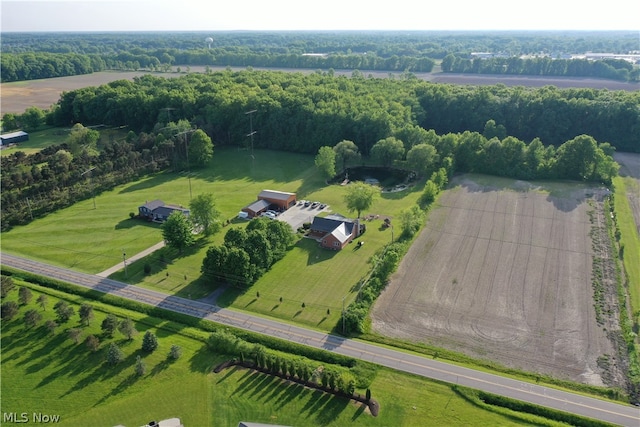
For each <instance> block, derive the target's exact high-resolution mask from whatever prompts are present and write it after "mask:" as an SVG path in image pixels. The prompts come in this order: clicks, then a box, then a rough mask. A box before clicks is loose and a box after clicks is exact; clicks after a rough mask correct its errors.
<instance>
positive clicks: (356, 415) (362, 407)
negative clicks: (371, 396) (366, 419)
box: [351, 403, 367, 421]
mask: <svg viewBox="0 0 640 427" xmlns="http://www.w3.org/2000/svg"><path fill="white" fill-rule="evenodd" d="M365 409H367V404H366V403H360V404H359V405H358V410H357V411H356V412H355V413H354V414H353V417H351V421H355V420H357V419H358V418H359V417H360V415H362V414H364V411H365Z"/></svg>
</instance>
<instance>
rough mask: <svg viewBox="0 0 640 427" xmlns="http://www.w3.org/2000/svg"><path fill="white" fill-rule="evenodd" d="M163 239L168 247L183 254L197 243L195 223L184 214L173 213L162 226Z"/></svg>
mask: <svg viewBox="0 0 640 427" xmlns="http://www.w3.org/2000/svg"><path fill="white" fill-rule="evenodd" d="M162 238H163V239H164V241H165V243H166V244H167V246H169V247H172V248H174V249H177V250H178V252H180V253H182V251H183V250H184V249H185V248H187V247H189V246H191V245H192V244H193V243H194V242H195V238H194V237H193V223H192V222H191V221H189V219H188V218H187V217H186V216H185V215H184V214H183V213H182V212H179V211H173V212H172V213H171V214H170V215H169V217H168V218H167V220H166V221H165V222H164V224H162Z"/></svg>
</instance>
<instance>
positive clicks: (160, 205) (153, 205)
mask: <svg viewBox="0 0 640 427" xmlns="http://www.w3.org/2000/svg"><path fill="white" fill-rule="evenodd" d="M176 211H178V212H182V214H183V215H185V216H187V217H188V216H189V209H186V208H183V207H182V206H177V205H170V204H167V203H165V202H163V201H162V200H153V201H151V202H146V203H145V204H144V205H142V206H139V207H138V214H139V216H140V217H141V218H146V219H148V220H149V221H155V222H165V221H166V220H167V218H169V215H171V214H172V213H173V212H176Z"/></svg>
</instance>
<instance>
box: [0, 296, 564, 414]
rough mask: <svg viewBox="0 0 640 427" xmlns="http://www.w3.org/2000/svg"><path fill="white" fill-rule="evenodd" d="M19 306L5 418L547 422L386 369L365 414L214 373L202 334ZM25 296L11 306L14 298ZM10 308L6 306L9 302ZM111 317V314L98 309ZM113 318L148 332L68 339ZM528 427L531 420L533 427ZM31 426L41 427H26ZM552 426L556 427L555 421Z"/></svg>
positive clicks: (327, 399)
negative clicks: (145, 343) (48, 324)
mask: <svg viewBox="0 0 640 427" xmlns="http://www.w3.org/2000/svg"><path fill="white" fill-rule="evenodd" d="M29 286H33V287H32V289H33V290H34V296H33V300H32V302H31V303H30V304H28V305H27V306H22V307H21V308H20V313H19V315H18V316H17V317H15V318H14V319H12V320H10V321H3V322H2V354H1V355H2V365H1V367H2V384H1V393H2V401H1V409H2V412H4V413H8V412H16V413H18V414H20V413H22V412H27V413H28V416H29V418H31V417H32V413H34V412H38V413H40V412H41V413H45V414H50V415H59V416H60V417H61V422H60V423H59V424H60V425H63V426H82V427H83V426H89V425H100V426H112V425H118V424H122V425H125V426H138V425H142V424H144V423H146V422H148V421H150V420H160V419H164V418H170V417H179V418H180V419H181V420H182V422H183V423H184V425H185V426H189V427H191V426H235V425H237V423H238V422H239V421H241V420H243V421H252V422H260V423H279V424H283V425H291V426H315V425H317V426H345V425H353V426H423V425H424V423H425V420H428V422H429V424H430V425H496V426H501V425H502V426H510V425H534V424H535V425H540V424H541V423H543V424H544V423H546V421H545V420H542V419H540V418H535V417H532V416H524V415H522V414H517V413H513V412H509V411H506V412H505V411H503V410H499V411H502V413H503V414H507V415H501V414H500V413H494V412H493V411H489V410H485V409H482V408H481V407H479V406H478V405H477V404H474V403H472V402H469V401H468V400H466V399H464V398H463V397H461V396H460V395H458V394H457V393H455V392H453V391H452V389H451V387H450V386H448V385H445V384H441V383H438V382H432V381H428V380H425V379H423V378H419V377H415V376H411V375H406V374H403V373H399V372H395V371H392V370H388V369H380V370H379V372H378V374H377V376H376V378H375V379H374V381H373V383H372V384H371V390H372V393H373V397H374V398H375V399H376V400H378V402H379V403H380V407H381V411H380V415H379V416H378V417H377V418H374V417H372V416H371V415H370V414H368V413H367V411H365V410H364V407H362V406H361V405H356V404H354V403H353V402H351V401H347V400H345V399H341V398H337V397H333V396H330V395H326V394H324V393H321V392H319V391H314V390H311V389H305V388H302V387H300V386H297V385H293V384H288V383H285V382H283V381H281V380H278V379H275V378H273V377H270V376H267V375H263V374H258V373H255V372H253V371H248V370H244V369H239V368H234V369H229V370H227V371H223V372H222V373H220V374H214V373H212V372H211V369H212V367H213V366H215V365H216V364H218V363H219V362H220V361H222V360H224V359H225V357H223V356H220V355H216V354H214V353H212V352H210V351H209V350H207V349H206V348H205V346H204V344H203V342H202V341H201V340H198V339H194V338H195V337H197V336H205V335H204V332H200V331H197V330H193V329H191V328H182V329H179V330H181V332H180V333H176V327H175V325H174V326H173V327H171V328H169V329H165V327H168V326H169V325H168V322H164V321H161V320H159V319H154V318H149V317H144V316H143V315H141V314H139V313H135V312H129V311H126V310H124V309H120V308H113V307H111V308H109V306H104V305H102V304H100V303H96V302H91V303H92V304H93V305H94V306H95V307H96V309H95V310H96V313H95V314H96V315H95V318H94V319H93V321H92V322H91V325H90V326H88V327H82V326H81V325H79V323H78V316H77V314H76V315H75V316H74V317H73V318H72V319H71V320H70V321H69V322H68V323H67V324H63V325H62V326H60V327H58V328H57V330H56V331H55V332H54V334H49V333H48V332H47V331H46V329H45V328H44V327H43V326H42V324H43V323H44V321H45V320H47V319H53V318H54V313H53V309H52V307H53V305H54V304H55V302H56V301H57V300H58V297H64V298H65V299H66V298H68V299H69V300H71V301H72V305H73V306H74V308H75V310H76V313H77V312H78V309H79V304H80V303H81V302H84V301H85V300H82V299H81V298H79V297H75V296H71V295H65V294H62V293H59V292H56V291H52V290H47V291H46V292H47V293H48V294H49V296H48V302H47V307H46V309H45V310H44V311H42V309H41V308H40V307H39V306H38V305H37V303H36V302H35V300H36V299H37V297H38V295H39V291H41V290H42V288H39V287H37V286H35V285H29ZM16 298H17V291H13V292H12V293H11V294H10V295H9V297H8V299H9V300H15V299H16ZM3 301H4V300H3ZM29 308H34V309H37V310H39V311H40V312H41V313H42V314H43V320H42V322H41V325H40V326H37V327H35V328H32V329H26V327H25V326H24V323H23V320H22V316H23V314H24V312H25V311H26V310H27V309H29ZM99 310H103V311H99ZM107 311H109V312H110V311H114V312H115V313H116V314H117V315H118V316H120V317H121V318H123V317H129V318H131V319H132V320H134V321H135V322H136V328H137V329H138V330H140V332H141V333H140V334H138V335H137V336H136V337H135V338H134V339H133V340H132V341H126V339H125V338H124V337H123V336H122V335H120V334H119V333H116V335H115V337H114V338H112V339H109V338H105V337H102V336H100V338H101V341H102V343H101V349H100V350H99V351H98V352H97V353H90V352H89V350H88V349H86V348H85V346H84V345H83V344H82V342H81V343H79V344H75V343H74V342H73V341H71V340H70V339H69V338H68V336H67V333H66V329H67V328H70V327H81V328H82V338H84V336H86V335H87V334H89V333H93V334H96V335H99V334H100V327H99V325H100V323H101V321H102V319H103V318H104V317H105V316H106V313H105V312H107ZM149 328H151V329H152V330H153V331H154V332H155V333H156V335H157V336H158V341H159V347H158V349H157V350H156V351H155V352H154V353H151V354H147V353H143V352H142V351H141V350H140V346H141V341H142V332H143V331H144V330H147V329H149ZM110 341H114V342H116V343H118V344H119V345H120V347H121V348H122V350H123V351H124V353H125V356H126V359H125V360H124V361H123V362H121V363H120V364H119V365H117V366H115V367H110V366H107V365H106V364H105V363H104V357H105V355H104V351H105V350H104V349H105V348H106V345H107V343H108V342H110ZM173 344H177V345H179V346H181V348H182V350H183V354H182V357H181V358H180V359H179V360H177V361H174V362H170V361H168V360H167V357H166V356H167V353H168V350H169V348H170V346H171V345H173ZM137 355H140V356H141V357H142V359H143V361H144V363H145V365H146V367H147V371H146V374H144V375H143V376H141V377H138V376H136V375H135V371H134V365H135V358H136V356H137ZM525 420H529V421H525ZM25 425H35V424H34V423H31V422H30V423H26V424H25ZM547 425H553V424H548V423H547Z"/></svg>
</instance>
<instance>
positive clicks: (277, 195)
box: [258, 190, 296, 211]
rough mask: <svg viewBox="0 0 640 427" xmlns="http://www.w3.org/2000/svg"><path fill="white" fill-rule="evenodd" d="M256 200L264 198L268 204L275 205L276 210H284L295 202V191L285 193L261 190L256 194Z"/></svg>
mask: <svg viewBox="0 0 640 427" xmlns="http://www.w3.org/2000/svg"><path fill="white" fill-rule="evenodd" d="M258 200H265V201H267V202H269V204H272V205H275V206H276V207H277V208H278V210H280V211H286V210H287V209H289V208H290V207H291V206H295V204H296V193H286V192H284V191H276V190H262V191H261V192H260V194H258Z"/></svg>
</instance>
